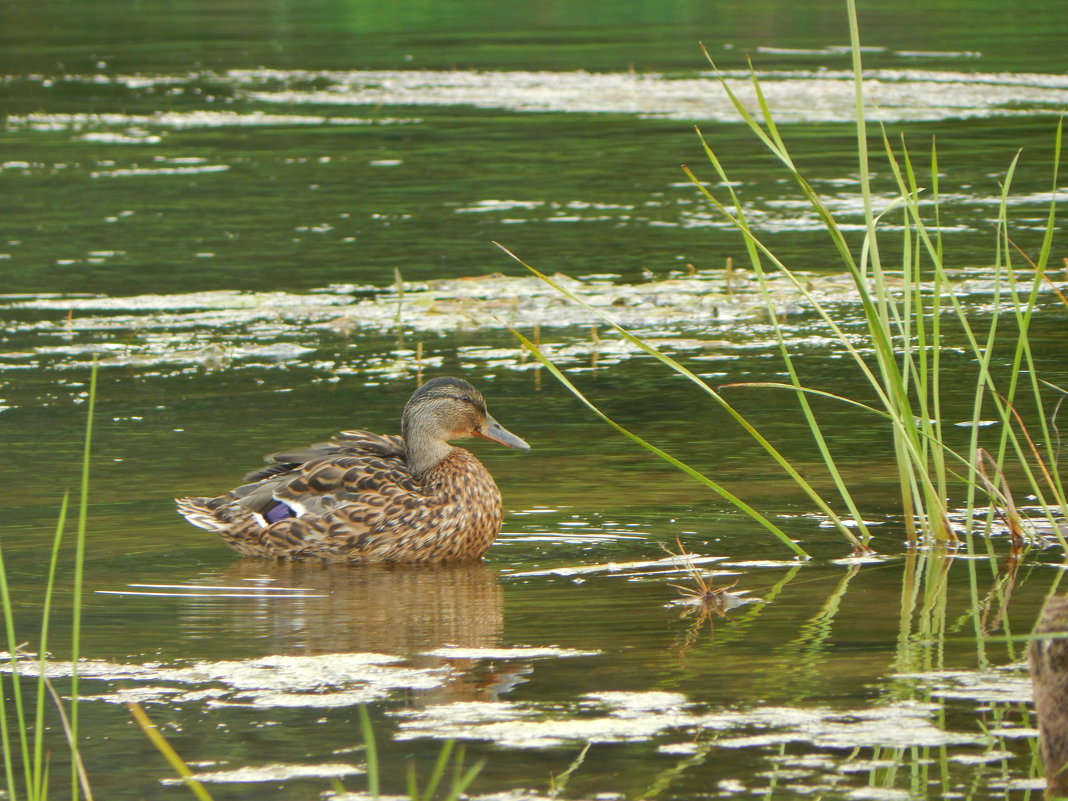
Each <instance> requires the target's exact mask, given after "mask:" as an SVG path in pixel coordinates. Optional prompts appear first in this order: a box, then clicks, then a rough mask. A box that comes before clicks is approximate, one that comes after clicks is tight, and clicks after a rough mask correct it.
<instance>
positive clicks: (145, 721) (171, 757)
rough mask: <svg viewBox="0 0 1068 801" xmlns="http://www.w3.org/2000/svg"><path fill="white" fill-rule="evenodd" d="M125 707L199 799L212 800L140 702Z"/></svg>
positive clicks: (203, 800)
mask: <svg viewBox="0 0 1068 801" xmlns="http://www.w3.org/2000/svg"><path fill="white" fill-rule="evenodd" d="M126 708H127V709H129V710H130V714H131V715H133V719H134V720H135V721H136V722H137V725H138V726H140V727H141V731H143V732H144V733H145V736H146V737H147V738H148V739H149V740H151V741H152V745H154V746H156V748H157V749H159V752H160V753H161V754H163V757H164V758H165V759H166V760H167V762H169V763H170V765H171V767H172V768H174V770H175V771H176V772H177V773H178V775H179V776H181V777H182V780H183V781H185V783H186V785H187V786H188V787H189V789H190V790H192V791H193V795H195V796H196V797H197V798H198V799H200V801H212V798H211V794H210V793H209V792H208V791H207V789H205V787H204V785H203V784H201V783H200V782H199V781H198V780H196V779H194V778H193V771H191V770H190V769H189V766H188V765H186V764H185V761H184V760H183V759H182V758H181V757H180V756H178V752H177V751H175V750H174V749H173V748H171V744H170V743H168V742H167V740H166V739H165V738H164V736H163V735H162V734H161V733H160V730H159V728H158V727H157V726H156V724H155V723H153V722H152V720H151V719H150V718H149V717H148V715H147V714H145V710H144V709H142V708H141V705H140V704H136V703H134V704H127V705H126Z"/></svg>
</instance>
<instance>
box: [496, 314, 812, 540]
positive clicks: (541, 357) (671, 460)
mask: <svg viewBox="0 0 1068 801" xmlns="http://www.w3.org/2000/svg"><path fill="white" fill-rule="evenodd" d="M512 334H514V335H515V337H516V338H517V339H518V340H519V341H520V342H521V343H522V344H523V346H524V347H526V348H527V349H528V350H529V351H530V352H531V353H532V354H533V355H534V357H535V358H536V359H537V360H538V361H539V362H541V363H542V364H543V365H545V367H546V368H547V369H548V370H549V372H550V373H552V374H553V376H554V377H555V378H556V380H557V381H559V382H560V383H561V384H563V385H564V386H565V387H566V388H567V389H568V391H569V392H571V394H572V395H574V396H575V397H576V398H578V399H579V400H580V401H582V403H583V404H585V405H586V407H587V408H588V409H590V411H592V412H593V413H594V414H596V415H597V416H598V417H600V418H601V419H602V420H604V421H605V422H606V423H608V425H610V426H612V428H614V429H615V430H616V431H618V432H619V433H620V434H622V435H623V436H625V437H627V438H628V439H630V440H631V441H633V442H636V443H637V444H638V445H640V446H641V447H643V448H645V449H646V450H647V451H649V452H650V453H652V454H655V455H656V456H659V457H660V458H661V459H663V460H664V461H665V462H667V463H668V464H671V465H673V466H674V467H677V468H678V469H679V470H681V471H682V472H684V473H686V474H687V475H688V476H690V477H691V478H693V479H695V480H696V481H699V482H700V483H702V484H704V485H705V486H706V487H708V488H709V489H711V490H712V491H713V492H715V493H716V494H717V495H719V496H720V497H721V498H723V499H724V500H726V501H728V502H729V503H730V504H731V505H733V506H735V507H737V508H738V509H740V510H741V511H743V512H745V513H746V514H747V515H749V517H750V518H752V519H753V520H755V521H756V522H757V523H759V524H760V525H761V526H763V527H764V528H765V529H767V530H768V531H770V532H771V533H772V534H773V535H774V536H775V537H776V538H778V539H779V541H780V542H782V543H783V544H784V545H786V546H787V547H788V548H789V549H790V550H791V551H793V552H794V553H795V554H797V555H798V556H800V557H802V558H805V559H807V558H809V556H808V554H807V553H806V552H805V550H804V549H803V548H801V546H799V545H798V544H797V543H796V542H794V541H793V540H792V539H790V537H789V536H787V534H786V533H785V532H784V531H783V530H782V529H780V528H779V527H778V526H776V525H775V524H774V523H772V522H771V521H770V520H768V519H767V518H766V517H764V515H762V514H760V512H758V511H757V510H756V509H754V508H753V507H751V506H750V505H749V504H747V503H746V502H745V501H743V500H742V499H741V498H739V497H738V496H736V495H734V494H733V493H732V492H730V491H729V490H728V489H726V488H725V487H723V486H721V485H720V484H718V483H716V482H715V481H713V480H712V479H710V478H708V477H707V476H705V475H703V474H702V473H700V472H698V471H697V470H695V469H694V468H692V467H690V466H689V465H687V464H685V463H683V462H682V461H680V460H678V459H676V458H675V457H674V456H672V455H671V454H669V453H667V452H665V451H663V450H661V449H660V448H658V447H656V446H655V445H653V444H652V443H649V442H646V441H645V440H644V439H642V438H641V437H639V436H638V435H637V434H634V433H632V432H631V431H629V430H627V429H626V428H624V427H623V426H621V425H620V424H619V423H617V422H616V421H615V420H612V419H611V418H610V417H608V415H606V414H605V413H604V412H602V411H601V410H600V409H599V408H597V406H595V405H594V403H593V402H592V401H591V400H589V398H587V397H586V396H585V395H583V394H582V391H581V390H579V389H578V387H576V386H575V385H574V384H572V383H571V381H570V380H569V379H568V378H567V377H566V376H565V375H564V374H563V373H562V372H560V370H559V368H558V367H557V366H556V365H555V364H553V363H552V362H551V361H550V360H549V358H548V357H547V356H546V355H545V354H544V353H543V352H542V350H541V348H539V347H538V346H537V345H535V344H534V343H533V342H531V341H530V340H529V339H527V338H526V337H525V336H523V335H522V334H521V333H520V332H519V331H516V330H515V329H514V328H513V329H512Z"/></svg>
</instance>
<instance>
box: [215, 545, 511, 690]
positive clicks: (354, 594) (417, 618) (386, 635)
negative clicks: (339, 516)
mask: <svg viewBox="0 0 1068 801" xmlns="http://www.w3.org/2000/svg"><path fill="white" fill-rule="evenodd" d="M220 579H221V580H222V581H223V582H224V583H225V584H227V585H235V584H239V585H242V586H244V585H247V586H249V587H250V588H253V587H262V588H263V589H264V590H270V589H271V588H282V587H300V588H302V589H304V590H307V591H308V592H309V594H311V595H314V596H318V597H302V598H284V597H283V598H280V597H278V594H275V593H272V594H270V595H269V596H265V598H264V600H263V602H262V603H260V602H256V603H255V609H253V610H250V611H249V613H247V614H231V615H228V616H227V617H226V619H225V620H224V621H220V620H219V618H218V616H215V617H214V622H213V626H214V627H215V629H214V636H216V637H217V636H219V634H220V633H223V632H220V631H219V628H218V627H219V626H222V627H223V630H224V631H227V632H228V633H229V634H230V635H231V637H232V639H236V640H239V641H243V640H248V639H249V638H250V637H251V638H253V639H256V640H263V641H265V646H266V648H265V650H267V651H268V652H270V653H277V654H290V655H304V656H313V655H320V654H335V653H378V654H388V655H390V656H397V657H402V658H403V659H404V660H405V661H406V662H407V663H408V664H409V665H410V666H411V667H416V668H442V667H446V666H447V667H449V668H451V671H452V672H451V673H450V675H449V679H448V681H447V682H446V683H445V684H444V685H437V686H435V687H434V688H433V689H430V690H428V691H423V692H420V693H418V702H419V703H420V704H423V703H433V702H437V701H441V700H442V699H448V700H453V701H455V700H480V701H487V700H493V699H495V698H497V697H498V696H499V695H500V694H501V693H503V692H507V691H508V690H509V689H510V688H511V687H512V686H513V685H514V684H515V683H516V682H517V681H522V679H521V678H520V676H521V675H522V674H525V673H527V672H528V671H529V667H528V666H527V665H525V664H514V663H506V664H503V665H502V664H499V663H498V664H496V665H495V664H493V663H492V662H487V661H486V660H485V659H482V658H479V657H478V653H477V652H478V651H480V650H484V649H495V648H500V647H501V636H502V632H503V630H504V592H503V590H502V588H501V583H500V578H499V576H498V574H497V571H496V570H493V569H492V568H490V567H488V566H487V565H485V564H482V563H480V562H477V563H466V564H449V565H418V566H413V567H405V568H397V567H393V566H390V565H360V566H353V567H340V566H336V565H324V564H313V563H292V562H279V563H275V564H269V563H268V564H265V563H263V562H253V561H249V560H239V561H237V562H235V563H234V564H233V565H231V566H230V568H229V569H228V570H227V571H226V572H225V573H224V574H223V575H222V576H220ZM448 649H452V650H455V652H456V653H455V656H450V655H449V654H448ZM472 649H474V651H472ZM413 700H415V698H413Z"/></svg>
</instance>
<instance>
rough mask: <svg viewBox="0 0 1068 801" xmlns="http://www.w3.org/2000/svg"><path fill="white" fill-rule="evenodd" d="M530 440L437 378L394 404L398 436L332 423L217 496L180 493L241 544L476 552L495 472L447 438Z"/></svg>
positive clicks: (398, 553)
mask: <svg viewBox="0 0 1068 801" xmlns="http://www.w3.org/2000/svg"><path fill="white" fill-rule="evenodd" d="M465 437H481V438H482V439H488V440H490V441H492V442H497V443H499V444H501V445H505V446H507V447H509V448H519V449H520V450H524V451H527V450H530V446H529V445H527V443H525V442H524V441H523V440H521V439H520V438H519V437H517V436H516V435H515V434H513V433H511V432H510V431H507V430H505V429H504V428H503V427H502V426H501V425H500V423H498V422H497V421H496V420H494V419H493V418H492V417H490V414H489V412H488V411H486V401H485V400H483V398H482V395H481V393H479V391H478V390H477V389H475V388H474V387H473V386H471V385H470V384H469V383H467V382H466V381H461V380H460V379H458V378H435V379H432V380H430V381H427V382H426V383H425V384H424V385H423V386H422V387H420V388H419V389H417V390H416V391H415V393H414V394H413V395H412V397H411V398H410V399H409V401H408V403H407V404H406V405H405V407H404V413H403V415H402V416H401V436H399V437H397V436H384V435H381V434H371V433H369V432H367V431H342V432H341V433H340V434H338V435H337V436H336V437H334V439H333V440H331V441H330V442H324V443H320V444H318V445H312V446H310V447H308V448H304V449H302V450H296V451H284V452H282V453H276V454H273V455H271V456H268V457H267V458H266V460H265V461H267V463H268V464H267V466H266V467H264V468H261V469H260V470H257V471H255V472H252V473H249V474H248V475H247V476H245V480H246V481H249V482H251V483H249V484H245V485H243V486H241V487H238V488H237V489H235V490H232V491H230V492H228V493H226V494H225V495H220V496H218V497H217V498H179V499H178V512H179V513H180V514H181V515H183V516H184V517H185V519H186V520H188V521H189V522H190V523H192V524H193V525H194V526H200V527H201V528H206V529H207V530H208V531H216V532H218V533H219V534H220V535H221V536H222V538H223V539H224V540H226V542H227V543H228V544H229V545H230V547H231V548H233V549H234V550H235V551H237V552H238V553H240V554H244V555H246V556H268V557H274V558H277V559H308V558H312V559H324V560H328V561H338V562H445V561H452V560H461V559H478V558H480V557H481V556H482V555H483V554H484V553H485V552H486V551H487V550H488V549H489V547H490V545H491V544H492V543H493V540H494V539H496V537H497V534H498V533H499V532H500V530H501V518H502V515H501V493H500V491H499V490H498V489H497V485H496V484H495V483H494V482H493V476H491V475H490V474H489V471H488V470H486V468H485V467H483V466H482V463H481V462H479V461H478V459H476V458H475V457H474V456H473V455H472V454H471V453H469V452H468V451H465V450H464V449H463V448H455V447H453V446H451V445H449V443H448V441H449V440H451V439H463V438H465Z"/></svg>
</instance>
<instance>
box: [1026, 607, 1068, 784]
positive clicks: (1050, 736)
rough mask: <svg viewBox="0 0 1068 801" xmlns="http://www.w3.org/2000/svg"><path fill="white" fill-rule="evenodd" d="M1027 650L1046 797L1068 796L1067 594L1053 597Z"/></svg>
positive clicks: (1043, 610) (1043, 609)
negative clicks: (1047, 635)
mask: <svg viewBox="0 0 1068 801" xmlns="http://www.w3.org/2000/svg"><path fill="white" fill-rule="evenodd" d="M1034 633H1035V634H1036V635H1042V634H1054V635H1059V636H1055V637H1048V638H1041V639H1035V640H1032V641H1031V645H1030V647H1029V648H1028V651H1027V660H1028V662H1029V663H1030V666H1031V683H1032V685H1033V687H1034V695H1035V714H1036V715H1037V717H1038V731H1039V747H1040V750H1041V752H1042V764H1043V765H1044V766H1045V771H1046V798H1063V797H1068V597H1064V596H1050V597H1049V598H1047V599H1046V604H1045V606H1043V607H1042V614H1041V615H1040V616H1039V619H1038V624H1037V625H1036V626H1035V631H1034Z"/></svg>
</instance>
